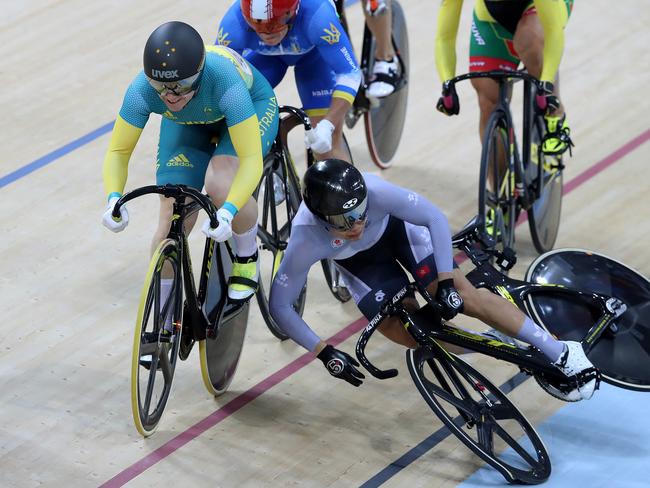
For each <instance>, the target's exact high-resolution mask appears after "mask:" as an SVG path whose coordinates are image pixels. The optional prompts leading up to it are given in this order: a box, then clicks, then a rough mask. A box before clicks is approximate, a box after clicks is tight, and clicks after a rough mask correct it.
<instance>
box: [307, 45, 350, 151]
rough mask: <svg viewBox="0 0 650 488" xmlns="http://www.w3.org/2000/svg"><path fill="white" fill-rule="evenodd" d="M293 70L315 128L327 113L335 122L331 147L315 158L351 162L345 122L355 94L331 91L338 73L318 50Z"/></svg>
mask: <svg viewBox="0 0 650 488" xmlns="http://www.w3.org/2000/svg"><path fill="white" fill-rule="evenodd" d="M294 73H295V77H296V87H297V89H298V94H299V95H300V101H301V102H302V106H303V109H304V110H305V112H306V113H307V115H309V120H310V122H311V125H312V127H316V125H318V123H319V122H320V121H321V120H323V118H325V116H326V115H328V114H329V115H330V117H328V119H329V120H330V121H331V122H332V123H333V124H334V132H333V133H332V150H331V151H328V152H325V153H318V154H314V155H315V157H316V159H326V158H338V159H343V160H344V161H348V162H351V157H350V154H348V151H347V149H346V146H345V144H344V143H343V125H344V120H345V113H346V112H347V111H348V109H349V108H350V105H351V104H352V101H353V100H352V97H351V96H350V97H349V99H345V98H342V97H343V96H345V94H340V95H341V96H334V97H332V95H333V94H332V90H333V88H334V87H335V86H336V78H335V74H334V72H333V71H332V70H331V69H330V68H329V65H328V63H327V62H326V61H325V60H324V59H323V58H321V57H320V55H319V54H318V52H317V51H316V50H315V49H314V50H313V51H312V53H310V54H308V55H306V56H305V57H304V58H303V59H301V60H300V62H298V63H297V64H296V66H295V69H294ZM337 95H339V94H337Z"/></svg>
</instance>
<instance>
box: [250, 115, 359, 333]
mask: <svg viewBox="0 0 650 488" xmlns="http://www.w3.org/2000/svg"><path fill="white" fill-rule="evenodd" d="M278 110H279V112H280V114H282V115H281V117H280V127H279V130H278V135H277V137H276V139H275V141H274V143H273V146H272V147H271V149H270V150H269V152H268V153H267V155H266V157H265V158H264V165H263V169H262V177H261V179H260V183H259V185H258V187H257V189H256V190H255V193H254V194H253V196H254V197H255V198H256V200H257V203H258V208H259V218H258V229H257V236H258V238H259V241H260V279H259V283H258V290H257V293H256V296H257V303H258V305H259V307H260V311H261V313H262V317H263V318H264V321H265V322H266V325H267V326H268V328H269V330H270V331H271V333H272V334H273V335H274V336H275V337H277V338H278V339H281V340H285V339H287V338H288V336H287V335H286V334H285V333H284V332H283V331H282V329H281V328H280V327H279V326H278V324H276V323H275V320H274V319H273V317H271V314H270V313H269V293H270V290H271V285H272V283H273V279H274V278H275V274H276V272H277V270H278V268H279V266H280V263H281V262H282V258H283V256H284V250H285V249H286V247H287V242H288V240H289V236H290V234H291V221H292V220H293V218H294V216H295V215H296V213H297V212H298V207H300V202H302V193H301V190H300V187H301V184H300V177H299V176H298V172H297V169H296V164H295V162H294V159H293V156H292V155H291V152H290V150H289V143H288V137H289V132H291V130H293V129H294V128H296V127H303V128H304V129H305V130H310V129H311V123H310V121H309V117H308V116H307V114H305V112H304V111H303V110H301V109H299V108H295V107H290V106H280V107H279V109H278ZM343 143H344V145H345V147H346V148H347V150H348V152H350V149H349V146H348V143H347V140H346V139H345V135H344V136H343ZM306 154H307V156H306V162H307V166H310V165H311V164H313V162H314V155H313V153H312V151H311V150H310V149H307V153H306ZM322 268H323V274H324V276H325V280H326V283H327V286H328V288H329V290H330V291H331V292H332V294H333V295H334V297H335V298H336V299H337V300H339V301H341V302H346V301H348V300H349V299H350V292H349V291H348V289H347V288H346V287H345V285H344V284H343V282H342V279H341V275H340V273H339V271H338V269H337V268H336V266H335V265H334V263H333V261H332V260H323V261H322ZM305 297H306V285H305V288H303V290H302V292H301V294H300V296H299V297H298V300H296V303H295V304H294V309H295V310H296V311H297V312H298V313H299V314H300V315H302V311H303V310H304V306H305Z"/></svg>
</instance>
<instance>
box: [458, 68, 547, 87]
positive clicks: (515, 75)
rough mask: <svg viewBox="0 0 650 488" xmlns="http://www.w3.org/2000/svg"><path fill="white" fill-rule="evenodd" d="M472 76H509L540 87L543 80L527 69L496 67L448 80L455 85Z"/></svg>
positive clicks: (504, 77) (503, 77) (500, 78)
mask: <svg viewBox="0 0 650 488" xmlns="http://www.w3.org/2000/svg"><path fill="white" fill-rule="evenodd" d="M472 78H497V79H499V80H505V79H507V78H518V79H520V80H527V81H530V82H531V83H532V84H533V85H535V86H537V87H539V86H540V84H541V82H540V81H539V80H538V79H537V78H535V77H534V76H533V75H531V74H528V73H527V72H526V71H520V70H518V71H506V70H500V69H495V70H492V71H474V72H471V73H465V74H464V75H459V76H456V77H455V78H452V79H451V80H449V81H447V82H446V83H448V84H449V85H450V86H453V85H455V84H456V83H458V82H459V81H464V80H469V79H472Z"/></svg>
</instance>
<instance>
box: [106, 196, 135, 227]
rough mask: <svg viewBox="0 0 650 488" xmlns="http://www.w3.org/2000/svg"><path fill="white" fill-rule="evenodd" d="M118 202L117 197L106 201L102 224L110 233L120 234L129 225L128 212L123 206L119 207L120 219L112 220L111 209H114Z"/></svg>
mask: <svg viewBox="0 0 650 488" xmlns="http://www.w3.org/2000/svg"><path fill="white" fill-rule="evenodd" d="M118 200H119V197H111V198H110V199H109V200H108V204H107V205H106V210H105V211H104V215H103V216H102V224H104V227H106V228H107V229H108V230H110V231H112V232H122V231H123V230H124V229H126V226H127V225H128V224H129V212H127V210H126V206H124V205H122V206H121V207H120V219H118V220H115V219H114V218H113V215H112V214H113V209H114V208H115V204H116V203H117V201H118Z"/></svg>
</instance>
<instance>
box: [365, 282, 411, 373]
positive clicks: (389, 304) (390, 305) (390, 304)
mask: <svg viewBox="0 0 650 488" xmlns="http://www.w3.org/2000/svg"><path fill="white" fill-rule="evenodd" d="M411 287H412V285H407V286H405V287H404V288H402V289H401V290H400V291H398V292H397V293H396V294H395V296H394V297H393V298H392V299H388V300H386V301H385V302H384V303H383V305H382V306H381V310H380V311H379V313H378V314H377V315H375V316H374V317H373V318H372V320H371V321H370V322H368V325H367V326H366V328H365V329H363V331H362V332H361V334H360V335H359V339H358V340H357V347H356V350H355V353H356V355H357V359H358V360H359V362H360V363H361V364H362V365H363V367H364V368H366V369H367V370H368V371H369V372H370V374H371V375H373V376H374V377H375V378H379V379H380V380H386V379H388V378H394V377H395V376H397V373H398V371H397V370H396V369H394V368H393V369H386V370H384V369H379V368H377V367H376V366H375V365H374V364H372V363H371V362H370V360H369V359H368V358H367V357H366V354H365V350H366V345H367V344H368V341H369V340H370V337H371V336H372V334H374V332H375V330H377V327H379V324H380V323H381V322H382V320H384V319H385V318H386V317H388V316H389V315H391V314H392V313H393V312H394V311H395V306H396V305H397V304H398V303H399V302H401V301H402V300H403V299H404V297H405V296H406V293H407V292H408V291H409V290H410V289H411Z"/></svg>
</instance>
